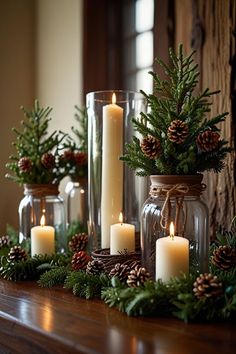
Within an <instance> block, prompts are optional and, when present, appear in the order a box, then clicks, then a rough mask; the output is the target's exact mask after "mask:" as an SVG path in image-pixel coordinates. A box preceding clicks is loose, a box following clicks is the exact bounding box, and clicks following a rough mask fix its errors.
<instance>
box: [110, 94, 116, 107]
mask: <svg viewBox="0 0 236 354" xmlns="http://www.w3.org/2000/svg"><path fill="white" fill-rule="evenodd" d="M111 102H112V103H113V104H115V103H116V94H115V92H113V94H112V98H111Z"/></svg>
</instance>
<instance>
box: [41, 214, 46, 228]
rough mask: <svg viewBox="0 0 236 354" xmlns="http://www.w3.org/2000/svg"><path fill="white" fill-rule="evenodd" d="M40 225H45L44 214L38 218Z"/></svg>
mask: <svg viewBox="0 0 236 354" xmlns="http://www.w3.org/2000/svg"><path fill="white" fill-rule="evenodd" d="M40 225H41V226H45V215H44V214H43V215H42V217H41V219H40Z"/></svg>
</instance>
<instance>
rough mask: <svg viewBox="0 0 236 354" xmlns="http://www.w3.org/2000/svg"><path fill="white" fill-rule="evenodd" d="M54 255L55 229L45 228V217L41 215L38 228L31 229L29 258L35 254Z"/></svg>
mask: <svg viewBox="0 0 236 354" xmlns="http://www.w3.org/2000/svg"><path fill="white" fill-rule="evenodd" d="M54 253H55V229H54V227H52V226H45V216H44V215H42V217H41V220H40V226H34V227H32V229H31V256H32V257H33V256H34V255H35V254H54Z"/></svg>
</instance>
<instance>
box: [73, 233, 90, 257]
mask: <svg viewBox="0 0 236 354" xmlns="http://www.w3.org/2000/svg"><path fill="white" fill-rule="evenodd" d="M87 244H88V235H86V234H85V233H84V232H83V233H79V234H75V235H74V236H72V238H71V240H70V241H69V248H70V250H71V251H72V252H73V253H75V252H79V251H84V250H85V249H86V247H87Z"/></svg>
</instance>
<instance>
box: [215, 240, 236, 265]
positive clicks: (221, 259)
mask: <svg viewBox="0 0 236 354" xmlns="http://www.w3.org/2000/svg"><path fill="white" fill-rule="evenodd" d="M211 262H212V263H213V264H214V265H215V266H216V267H217V268H220V269H222V270H229V269H231V268H233V267H235V265H236V249H235V248H233V247H231V246H227V245H224V246H219V247H218V248H217V249H216V250H215V251H214V252H213V256H212V257H211Z"/></svg>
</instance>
